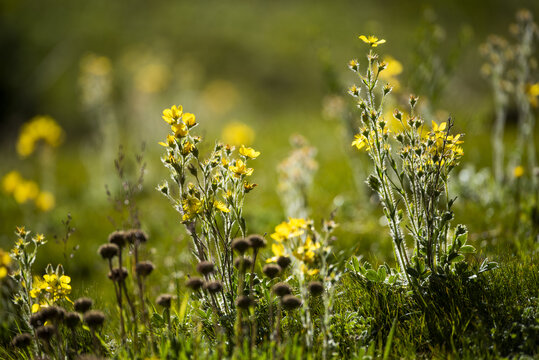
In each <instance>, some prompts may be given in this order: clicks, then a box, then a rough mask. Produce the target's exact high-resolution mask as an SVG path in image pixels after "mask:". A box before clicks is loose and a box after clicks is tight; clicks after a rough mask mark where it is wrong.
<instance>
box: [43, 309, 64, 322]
mask: <svg viewBox="0 0 539 360" xmlns="http://www.w3.org/2000/svg"><path fill="white" fill-rule="evenodd" d="M39 312H40V313H41V318H42V319H43V321H47V320H61V319H62V318H63V317H64V314H65V310H64V309H62V308H61V307H58V306H47V307H44V308H43V309H41V310H40V311H39Z"/></svg>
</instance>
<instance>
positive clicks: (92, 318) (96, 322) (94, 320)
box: [84, 310, 105, 329]
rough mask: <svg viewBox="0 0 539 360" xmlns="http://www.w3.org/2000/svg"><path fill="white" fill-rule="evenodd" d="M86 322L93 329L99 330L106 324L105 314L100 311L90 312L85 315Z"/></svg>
mask: <svg viewBox="0 0 539 360" xmlns="http://www.w3.org/2000/svg"><path fill="white" fill-rule="evenodd" d="M84 322H85V323H86V324H88V326H89V327H90V328H92V329H95V328H98V327H100V326H101V325H103V322H105V314H103V313H102V312H101V311H99V310H90V311H88V312H87V313H86V314H84Z"/></svg>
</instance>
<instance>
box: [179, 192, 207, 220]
mask: <svg viewBox="0 0 539 360" xmlns="http://www.w3.org/2000/svg"><path fill="white" fill-rule="evenodd" d="M202 206H203V202H202V201H200V200H199V199H198V198H196V197H194V196H189V197H188V198H187V199H185V200H183V201H182V208H183V211H184V214H183V217H182V220H183V221H186V220H190V219H192V218H194V217H195V216H196V214H199V213H200V212H201V211H202Z"/></svg>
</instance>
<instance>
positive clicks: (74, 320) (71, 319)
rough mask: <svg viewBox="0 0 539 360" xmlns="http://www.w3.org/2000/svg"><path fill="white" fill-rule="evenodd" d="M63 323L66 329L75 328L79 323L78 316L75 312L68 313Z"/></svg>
mask: <svg viewBox="0 0 539 360" xmlns="http://www.w3.org/2000/svg"><path fill="white" fill-rule="evenodd" d="M64 323H65V324H66V325H67V327H68V328H71V329H73V328H75V327H76V326H77V325H79V323H80V315H79V314H78V313H76V312H68V313H67V314H66V316H65V317H64Z"/></svg>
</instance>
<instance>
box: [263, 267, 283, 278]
mask: <svg viewBox="0 0 539 360" xmlns="http://www.w3.org/2000/svg"><path fill="white" fill-rule="evenodd" d="M262 272H263V273H264V275H266V276H267V277H269V278H270V279H273V278H274V277H276V276H277V275H279V273H280V272H281V267H280V266H279V265H277V264H267V265H266V266H264V268H263V269H262Z"/></svg>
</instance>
